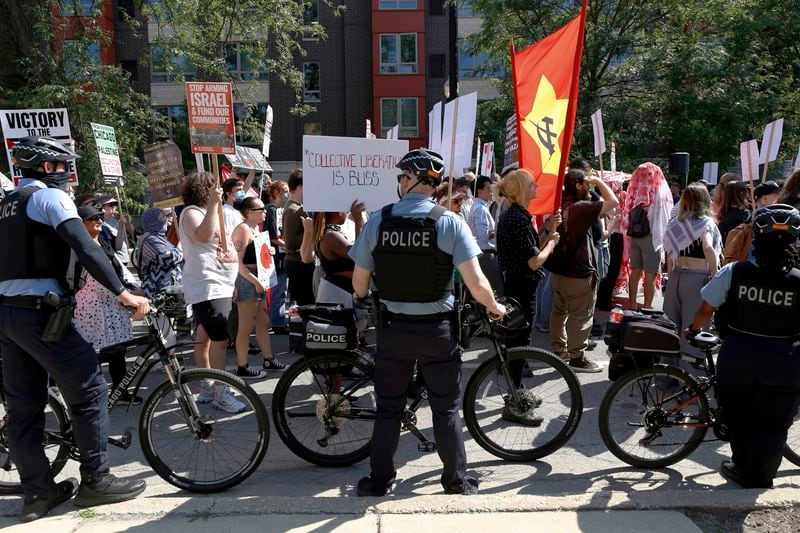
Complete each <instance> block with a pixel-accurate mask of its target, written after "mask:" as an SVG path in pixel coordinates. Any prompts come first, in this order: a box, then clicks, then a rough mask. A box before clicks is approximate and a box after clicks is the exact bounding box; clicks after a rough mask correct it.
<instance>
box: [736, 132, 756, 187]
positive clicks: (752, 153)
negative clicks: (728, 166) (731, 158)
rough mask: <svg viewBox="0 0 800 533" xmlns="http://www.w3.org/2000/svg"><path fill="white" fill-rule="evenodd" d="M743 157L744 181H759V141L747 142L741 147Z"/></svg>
mask: <svg viewBox="0 0 800 533" xmlns="http://www.w3.org/2000/svg"><path fill="white" fill-rule="evenodd" d="M739 151H740V153H741V156H742V180H743V181H755V180H757V179H758V141H756V140H750V141H745V142H743V143H742V144H740V145H739Z"/></svg>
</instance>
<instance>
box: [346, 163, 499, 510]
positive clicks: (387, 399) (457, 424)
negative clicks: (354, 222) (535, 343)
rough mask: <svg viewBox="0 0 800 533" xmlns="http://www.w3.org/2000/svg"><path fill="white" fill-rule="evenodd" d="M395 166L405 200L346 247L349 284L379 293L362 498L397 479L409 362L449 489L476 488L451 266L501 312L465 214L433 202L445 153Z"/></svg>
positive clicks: (488, 304) (469, 490)
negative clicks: (469, 473)
mask: <svg viewBox="0 0 800 533" xmlns="http://www.w3.org/2000/svg"><path fill="white" fill-rule="evenodd" d="M397 167H398V168H399V169H401V170H402V174H400V175H399V176H397V182H398V195H399V196H400V197H401V200H400V201H399V202H397V203H396V204H390V205H388V206H386V207H384V208H383V209H382V210H381V211H380V213H376V214H375V215H373V216H372V217H371V218H370V219H369V221H368V222H367V224H366V225H365V226H364V229H363V231H362V232H361V235H360V236H359V238H358V240H357V241H356V242H355V244H354V245H353V247H352V248H351V250H350V257H351V258H352V259H353V260H354V261H355V270H354V272H353V288H354V289H355V294H356V297H363V296H365V295H366V294H367V292H368V291H369V287H370V280H371V276H372V274H373V272H374V274H375V284H376V286H377V289H378V294H379V296H380V301H381V313H380V314H381V316H380V322H381V325H380V326H379V329H378V339H377V341H378V342H377V355H376V359H375V392H376V395H377V419H376V421H375V426H374V429H373V434H372V445H371V458H370V467H371V469H372V472H371V474H370V476H369V477H364V478H362V479H361V480H360V481H359V482H358V488H357V493H358V495H359V496H383V495H385V494H386V493H387V492H388V491H389V489H390V488H391V485H392V483H393V481H394V478H395V475H396V472H395V467H394V462H393V460H394V453H395V451H396V450H397V444H398V441H399V438H400V422H401V416H402V413H403V410H404V408H405V405H406V389H407V388H408V385H409V382H410V380H411V375H412V372H413V368H414V364H415V362H416V361H419V368H420V370H421V372H422V374H423V376H424V378H425V382H426V384H427V388H428V393H429V400H430V405H431V410H432V411H433V429H434V435H435V438H436V445H437V449H438V453H439V457H440V458H441V460H442V463H443V465H444V471H443V473H442V478H441V482H442V486H443V487H444V490H445V492H446V493H447V494H477V492H478V488H477V485H478V484H477V481H476V480H474V479H471V478H467V477H466V467H467V461H466V452H465V451H464V440H463V436H462V429H461V427H462V426H461V418H460V417H459V414H458V408H459V404H460V401H459V399H460V384H459V380H460V377H461V352H460V349H459V347H458V344H457V335H456V332H457V327H456V324H455V320H454V310H453V300H454V299H453V292H452V288H453V266H454V265H455V267H456V268H458V271H459V272H460V273H461V275H462V276H463V278H464V282H465V283H466V284H467V286H468V287H469V290H470V292H471V293H472V295H473V296H474V297H475V299H476V300H478V301H479V302H480V303H482V304H483V305H485V306H486V308H487V310H488V311H489V313H491V314H492V315H494V316H495V317H498V318H499V317H502V316H503V315H504V314H505V307H504V306H502V305H500V304H498V303H497V302H496V301H495V299H494V296H493V294H492V289H491V287H490V285H489V282H488V281H487V280H486V278H485V277H484V275H483V273H482V272H481V268H480V265H479V264H478V256H479V255H480V252H481V251H480V249H479V248H478V246H477V244H476V242H475V239H474V238H473V237H472V234H471V233H470V231H469V228H468V227H467V225H466V224H465V223H464V221H463V220H462V219H461V218H460V217H458V216H457V215H455V214H454V213H451V212H448V211H446V210H445V209H444V208H443V207H441V206H437V205H436V204H435V203H434V202H433V200H432V198H431V197H432V195H433V193H434V190H435V188H436V187H437V186H438V185H439V184H440V182H441V177H442V172H443V171H444V162H443V161H442V157H441V156H440V155H439V154H437V153H435V152H432V151H430V150H426V149H424V148H422V149H418V150H412V151H411V152H409V153H407V154H406V155H405V156H403V158H402V159H401V160H400V162H399V163H398V164H397Z"/></svg>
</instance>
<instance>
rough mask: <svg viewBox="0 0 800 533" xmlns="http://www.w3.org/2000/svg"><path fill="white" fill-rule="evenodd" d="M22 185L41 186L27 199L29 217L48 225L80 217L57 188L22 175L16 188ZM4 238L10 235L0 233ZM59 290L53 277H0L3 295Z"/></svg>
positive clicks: (73, 206) (26, 294)
mask: <svg viewBox="0 0 800 533" xmlns="http://www.w3.org/2000/svg"><path fill="white" fill-rule="evenodd" d="M23 187H37V188H39V189H41V190H39V191H36V192H35V193H33V194H32V195H31V197H30V200H28V208H27V210H26V214H27V215H28V218H29V219H30V220H33V221H34V222H39V223H41V224H47V225H48V226H51V227H52V228H58V226H59V225H61V223H63V222H65V221H67V220H70V219H72V218H77V219H79V220H80V217H79V216H78V209H77V207H75V203H74V202H73V201H72V200H71V199H70V197H69V196H68V195H67V193H65V192H64V191H62V190H61V189H51V188H48V187H47V185H45V184H44V183H42V182H41V181H39V180H34V179H30V178H25V179H23V180H22V181H21V182H20V184H19V187H18V189H17V190H19V189H21V188H23ZM7 205H11V204H7ZM0 218H2V213H0ZM0 227H2V226H0ZM8 238H13V236H10V235H2V233H0V239H8ZM63 290H64V289H63V288H62V286H61V284H60V283H59V282H58V280H57V279H55V278H47V279H11V280H7V281H0V294H2V295H4V296H43V295H44V294H46V293H47V292H48V291H53V292H54V293H56V294H62V293H63Z"/></svg>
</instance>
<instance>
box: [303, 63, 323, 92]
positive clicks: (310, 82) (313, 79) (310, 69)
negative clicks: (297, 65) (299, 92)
mask: <svg viewBox="0 0 800 533" xmlns="http://www.w3.org/2000/svg"><path fill="white" fill-rule="evenodd" d="M303 101H304V102H319V101H320V91H319V62H318V61H307V62H305V63H303Z"/></svg>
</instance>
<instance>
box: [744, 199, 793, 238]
mask: <svg viewBox="0 0 800 533" xmlns="http://www.w3.org/2000/svg"><path fill="white" fill-rule="evenodd" d="M776 232H783V233H786V234H788V235H791V236H792V237H793V238H795V239H797V236H798V235H800V212H798V211H797V209H795V208H794V207H792V206H790V205H786V204H772V205H769V206H767V207H762V208H761V209H759V210H758V211H756V214H755V217H754V218H753V237H754V238H755V239H758V236H759V235H767V234H770V233H776Z"/></svg>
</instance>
